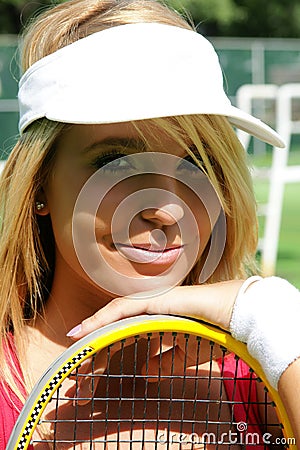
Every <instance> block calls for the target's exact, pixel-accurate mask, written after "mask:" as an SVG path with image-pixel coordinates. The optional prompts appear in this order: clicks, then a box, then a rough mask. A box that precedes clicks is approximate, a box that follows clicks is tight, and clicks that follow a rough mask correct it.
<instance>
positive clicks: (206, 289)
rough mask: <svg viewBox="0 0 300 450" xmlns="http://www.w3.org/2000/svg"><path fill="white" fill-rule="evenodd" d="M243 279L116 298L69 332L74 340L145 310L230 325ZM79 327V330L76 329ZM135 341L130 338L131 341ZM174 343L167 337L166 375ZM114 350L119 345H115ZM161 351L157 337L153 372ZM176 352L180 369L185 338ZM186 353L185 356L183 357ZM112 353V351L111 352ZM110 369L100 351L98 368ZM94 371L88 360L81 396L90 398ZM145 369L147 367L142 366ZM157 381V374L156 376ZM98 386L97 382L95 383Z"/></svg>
mask: <svg viewBox="0 0 300 450" xmlns="http://www.w3.org/2000/svg"><path fill="white" fill-rule="evenodd" d="M242 284H243V281H238V280H235V281H228V282H222V283H216V284H212V285H203V286H179V287H175V288H173V289H172V290H170V291H168V292H166V293H164V294H160V295H152V296H149V295H147V297H145V298H144V299H140V298H139V299H134V297H122V298H116V299H114V300H112V301H111V302H110V303H108V304H107V305H106V306H105V307H104V308H102V309H100V310H99V311H97V312H96V314H94V315H93V316H91V317H89V318H88V319H86V320H84V321H83V322H82V323H81V324H80V325H79V326H77V327H75V328H74V329H73V330H71V331H70V332H69V333H68V336H69V337H71V338H72V339H74V340H78V339H80V338H82V337H84V336H85V335H87V334H89V333H91V332H92V331H94V330H96V329H98V328H100V327H103V326H105V325H108V324H109V323H112V322H115V321H117V320H120V319H124V318H126V317H132V316H137V315H141V314H175V315H180V316H187V317H194V318H197V319H204V320H208V321H209V322H211V323H214V324H216V325H218V326H221V327H223V328H225V329H228V327H229V322H230V318H231V314H232V308H233V305H234V301H235V298H236V295H237V292H238V290H239V289H240V287H241V285H242ZM74 331H75V332H74ZM131 343H132V342H130V340H128V342H127V345H130V344H131ZM170 347H171V345H170V342H168V338H167V337H166V338H164V342H163V352H164V357H163V361H161V362H162V363H163V364H162V370H163V372H164V374H165V375H166V374H167V373H168V371H169V370H170V369H169V368H170V357H171V356H170V351H169V348H170ZM114 348H115V350H114V353H116V352H117V350H118V349H117V348H116V347H114ZM158 352H159V344H158V342H157V339H153V341H152V342H151V350H150V362H149V369H148V370H150V371H151V374H152V375H156V374H157V373H158V370H157V367H158V361H157V355H158ZM176 353H177V354H178V358H176V361H179V363H178V367H176V368H175V370H176V373H178V374H179V373H180V371H181V370H182V367H181V366H180V361H184V342H180V340H178V342H177V345H176ZM180 355H182V357H180ZM111 356H112V355H111ZM105 369H106V354H104V353H103V352H100V353H99V355H97V359H96V362H95V363H94V371H96V372H97V373H103V372H104V371H105ZM90 371H91V363H90V361H86V362H85V363H84V364H83V365H82V367H81V369H80V372H81V373H86V374H87V377H82V378H81V382H80V385H79V392H78V393H77V395H78V397H82V398H89V397H90V396H91V392H90V378H89V377H88V373H89V372H90ZM142 372H143V370H142ZM152 381H155V378H153V379H152ZM94 388H96V386H94ZM88 401H89V400H86V401H83V400H82V401H79V404H82V405H83V404H85V403H87V402H88Z"/></svg>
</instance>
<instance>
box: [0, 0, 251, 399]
mask: <svg viewBox="0 0 300 450" xmlns="http://www.w3.org/2000/svg"><path fill="white" fill-rule="evenodd" d="M135 22H159V23H166V24H170V25H175V26H178V27H183V28H188V29H190V28H191V25H190V24H188V23H187V22H186V21H185V20H184V19H183V18H182V17H180V16H179V15H178V14H176V13H175V12H174V11H171V10H170V9H168V8H166V7H165V6H163V5H162V4H160V3H158V2H156V1H155V0H145V1H143V0H125V1H119V0H71V1H69V2H66V3H63V4H61V5H58V6H56V7H55V8H53V9H51V10H49V11H47V12H45V13H44V14H42V15H41V16H40V17H39V18H38V20H37V21H36V22H34V23H33V24H31V25H30V27H29V28H28V30H27V32H26V35H25V36H24V39H23V56H22V68H23V70H24V71H25V70H26V69H27V68H28V67H30V66H31V65H32V64H33V63H34V62H35V61H37V60H39V59H40V58H42V57H44V56H46V55H48V54H50V53H52V52H54V51H56V50H57V49H58V48H61V47H63V46H65V45H68V44H70V43H72V42H74V41H76V40H78V39H80V38H83V37H85V36H87V35H90V34H92V33H94V32H96V31H99V30H102V29H105V28H108V27H112V26H116V25H121V24H126V23H135ZM179 88H180V87H179ZM149 124H151V126H156V127H159V128H160V129H162V130H163V131H164V132H166V133H168V134H169V135H170V136H172V137H173V138H175V139H177V140H178V141H179V142H181V144H182V145H183V146H185V147H186V150H187V152H191V150H190V148H189V147H187V145H186V138H187V137H188V139H189V141H191V142H193V144H194V147H195V149H196V150H195V151H194V155H195V156H196V157H198V156H200V157H201V158H202V160H203V162H204V165H205V170H206V172H207V175H208V177H209V178H210V180H211V182H212V183H213V185H214V187H215V189H216V191H217V193H218V195H219V197H220V200H221V202H222V205H223V208H224V211H225V214H226V219H227V242H226V245H225V249H224V252H223V256H222V258H221V261H220V263H219V265H218V267H217V269H216V271H215V272H214V273H213V274H212V275H211V277H210V278H209V280H208V282H215V281H219V280H227V279H232V278H242V277H245V276H246V275H247V272H250V273H251V272H252V271H254V270H255V264H254V254H255V249H256V245H257V223H256V211H255V201H254V196H253V191H252V184H251V177H250V175H249V171H248V169H247V164H246V155H245V152H244V149H243V148H242V147H241V145H240V143H239V141H238V140H237V138H236V136H235V133H234V131H233V129H232V127H231V126H230V125H229V123H228V122H227V120H226V119H225V118H223V117H217V116H184V117H174V118H162V119H153V120H149ZM134 125H135V126H136V128H137V129H139V123H138V122H136V123H134ZM66 127H68V126H67V125H64V124H60V123H56V122H51V121H48V120H47V119H42V120H40V121H37V122H35V123H33V124H32V125H31V126H30V127H28V129H27V130H26V132H25V133H24V135H23V136H22V137H21V138H20V140H19V142H18V143H17V145H16V146H15V148H14V149H13V151H12V153H11V155H10V157H9V159H8V161H7V163H6V166H5V169H4V172H3V174H2V178H1V182H0V202H1V203H0V204H1V241H0V267H1V279H0V298H1V302H0V327H1V336H2V341H1V344H2V345H1V347H0V377H1V379H2V380H6V382H7V384H8V385H10V386H11V387H12V388H13V390H14V391H15V392H16V393H17V395H18V396H19V398H20V399H21V400H24V395H22V392H21V390H20V388H19V387H18V386H19V383H20V382H22V380H20V377H19V375H18V373H17V370H15V373H14V371H13V370H12V368H11V367H12V364H11V362H9V361H8V358H7V357H5V350H4V349H5V346H6V345H7V337H8V336H11V335H12V334H13V336H14V342H15V345H16V348H17V349H18V352H19V354H20V353H21V352H22V341H21V339H20V335H21V331H22V329H23V327H24V325H26V323H28V321H31V322H32V321H33V320H34V319H35V317H36V314H38V313H40V312H42V308H43V304H44V303H45V301H46V299H47V294H48V293H49V291H50V289H51V280H52V275H53V271H54V265H55V255H54V238H53V233H52V228H51V221H50V218H49V217H42V218H41V217H39V216H37V215H36V214H35V201H36V197H37V195H38V192H39V190H40V189H41V188H42V186H43V184H44V183H45V181H46V180H47V177H48V175H49V173H50V172H51V166H52V162H53V160H54V158H55V146H56V142H57V140H58V139H59V137H60V136H61V134H62V133H63V132H64V130H65V129H66ZM201 264H202V262H199V264H197V265H196V266H195V268H194V269H193V270H192V271H191V273H190V274H189V275H188V277H187V279H186V280H185V284H195V283H197V280H198V277H199V271H200V266H201ZM24 388H25V389H26V387H25V386H24Z"/></svg>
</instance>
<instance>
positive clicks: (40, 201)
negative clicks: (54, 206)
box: [35, 190, 50, 216]
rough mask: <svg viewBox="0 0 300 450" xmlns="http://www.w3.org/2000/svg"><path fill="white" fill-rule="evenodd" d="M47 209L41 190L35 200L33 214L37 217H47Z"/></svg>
mask: <svg viewBox="0 0 300 450" xmlns="http://www.w3.org/2000/svg"><path fill="white" fill-rule="evenodd" d="M49 212H50V211H49V207H48V204H47V200H46V196H45V193H44V191H43V190H40V191H39V193H38V195H37V196H36V199H35V213H36V214H37V215H39V216H47V214H49Z"/></svg>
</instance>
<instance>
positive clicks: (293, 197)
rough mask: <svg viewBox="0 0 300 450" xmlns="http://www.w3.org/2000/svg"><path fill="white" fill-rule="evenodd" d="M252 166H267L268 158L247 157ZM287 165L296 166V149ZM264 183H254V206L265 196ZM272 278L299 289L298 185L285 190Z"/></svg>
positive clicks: (299, 152) (299, 156)
mask: <svg viewBox="0 0 300 450" xmlns="http://www.w3.org/2000/svg"><path fill="white" fill-rule="evenodd" d="M251 160H253V164H254V165H256V166H269V165H270V162H271V156H270V154H265V155H262V156H260V157H257V156H256V157H253V158H252V157H251ZM289 164H297V165H300V149H298V150H295V151H293V152H291V153H290V158H289ZM268 188H269V186H268V182H266V181H258V180H256V181H255V192H256V197H257V201H258V203H264V202H265V201H266V199H267V196H268ZM263 228H264V219H263V218H261V219H260V235H261V236H262V235H263ZM276 275H278V276H281V277H283V278H286V279H287V280H289V281H290V282H291V283H292V284H294V285H295V286H296V287H297V288H298V289H300V182H299V183H298V182H297V183H289V184H286V186H285V192H284V204H283V211H282V221H281V231H280V238H279V247H278V258H277V264H276Z"/></svg>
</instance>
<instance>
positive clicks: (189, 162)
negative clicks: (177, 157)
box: [177, 155, 203, 173]
mask: <svg viewBox="0 0 300 450" xmlns="http://www.w3.org/2000/svg"><path fill="white" fill-rule="evenodd" d="M199 163H200V166H201V165H202V164H203V162H202V160H199ZM177 170H180V171H182V170H186V171H188V172H190V173H199V171H201V167H199V166H198V165H197V163H196V162H195V161H194V159H193V158H192V157H191V155H187V156H186V157H185V158H183V159H182V160H181V162H180V164H179V165H178V167H177Z"/></svg>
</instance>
